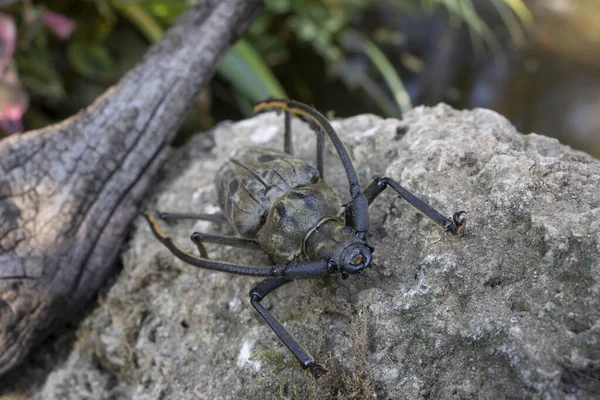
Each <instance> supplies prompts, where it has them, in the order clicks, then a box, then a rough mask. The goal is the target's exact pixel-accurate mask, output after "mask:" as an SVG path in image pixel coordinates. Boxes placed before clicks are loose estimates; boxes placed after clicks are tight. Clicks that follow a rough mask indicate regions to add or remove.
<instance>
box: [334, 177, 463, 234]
mask: <svg viewBox="0 0 600 400" xmlns="http://www.w3.org/2000/svg"><path fill="white" fill-rule="evenodd" d="M387 187H391V188H392V189H393V190H394V191H395V192H396V193H398V194H399V195H400V197H402V198H403V199H404V200H406V201H407V202H408V204H410V205H411V206H413V207H414V208H416V209H417V210H419V211H420V212H422V213H423V214H425V215H426V216H427V217H429V218H430V219H431V220H432V221H433V222H435V223H436V224H437V225H438V226H440V227H442V228H444V229H445V230H447V231H449V232H451V233H453V234H455V235H460V234H461V232H462V230H463V228H464V226H465V224H466V222H467V219H466V218H465V214H466V212H465V211H458V212H455V213H454V214H453V215H452V217H451V218H447V217H445V216H444V215H442V214H441V213H440V212H439V211H437V210H436V209H434V208H433V207H431V206H430V205H429V204H427V203H425V202H424V201H423V200H421V199H419V198H418V197H417V196H415V195H414V194H412V193H411V192H409V191H408V190H406V189H405V188H404V187H402V186H401V185H400V184H399V183H398V182H396V181H395V180H393V179H391V178H375V179H374V180H373V182H371V184H370V185H369V186H368V187H367V188H366V189H365V191H364V192H363V193H364V195H365V196H366V197H367V202H368V203H367V204H366V206H365V207H355V208H352V207H349V210H351V212H354V213H364V214H368V212H369V211H368V209H367V208H368V206H369V205H371V203H372V202H373V200H375V199H376V198H377V196H379V195H380V194H381V193H382V192H383V191H384V190H385V188H387ZM346 218H347V223H350V222H351V219H352V215H350V212H349V213H348V214H346ZM359 219H360V218H359Z"/></svg>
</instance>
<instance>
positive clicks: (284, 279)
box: [144, 99, 466, 378]
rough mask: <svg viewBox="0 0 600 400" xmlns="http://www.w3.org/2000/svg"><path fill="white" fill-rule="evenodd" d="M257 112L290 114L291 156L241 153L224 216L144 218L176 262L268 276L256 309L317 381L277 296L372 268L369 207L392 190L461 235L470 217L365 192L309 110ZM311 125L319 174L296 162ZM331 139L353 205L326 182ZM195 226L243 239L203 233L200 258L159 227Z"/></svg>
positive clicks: (282, 105)
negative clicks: (274, 306)
mask: <svg viewBox="0 0 600 400" xmlns="http://www.w3.org/2000/svg"><path fill="white" fill-rule="evenodd" d="M254 110H255V111H256V112H262V111H267V110H277V111H279V112H281V111H283V112H284V115H285V120H284V121H285V124H284V126H285V129H284V151H283V152H281V151H276V150H269V149H260V148H247V149H240V150H238V151H237V152H235V153H234V154H233V156H232V158H231V159H230V160H229V161H228V162H227V163H225V165H223V167H221V169H220V170H219V171H218V173H217V175H216V177H215V183H216V186H217V191H218V195H219V203H220V206H221V210H222V212H223V213H222V214H176V213H155V212H152V211H146V212H145V213H144V216H145V217H146V219H147V220H148V223H149V224H150V228H151V229H152V231H153V233H154V235H155V236H156V238H157V239H158V240H159V241H160V242H162V243H163V244H164V245H165V246H166V247H167V248H168V249H169V250H170V251H171V252H172V253H173V254H174V255H175V256H176V257H178V258H180V259H181V260H183V261H185V262H187V263H189V264H191V265H193V266H196V267H199V268H204V269H209V270H214V271H222V272H229V273H232V274H239V275H248V276H262V277H266V279H265V280H263V281H262V282H260V283H259V284H258V285H256V286H255V287H254V288H252V290H250V302H251V304H252V306H254V308H255V309H256V311H258V313H259V314H260V315H261V316H262V317H263V318H264V320H265V321H266V322H267V324H268V325H269V326H270V327H271V329H272V330H273V332H275V334H276V335H277V336H278V337H279V339H280V340H281V341H282V342H283V344H285V346H287V348H288V349H289V350H290V351H291V352H292V354H293V355H294V356H295V357H296V359H298V361H299V362H300V364H301V365H302V367H303V368H308V369H309V370H310V372H311V373H312V375H313V376H314V377H315V378H319V377H321V376H322V375H323V374H325V373H326V372H327V370H326V369H325V367H323V366H322V365H321V364H319V363H317V362H315V361H314V359H313V357H311V356H310V354H309V353H308V352H307V351H306V350H304V349H303V348H302V346H301V345H300V344H299V343H298V342H297V341H296V339H294V337H293V336H292V335H291V334H290V333H289V332H288V331H287V330H286V329H285V328H284V327H283V325H282V324H281V323H280V322H279V321H278V320H277V318H275V317H274V316H273V315H272V314H271V313H270V312H269V311H267V310H266V309H265V308H264V307H263V305H262V304H261V300H263V299H264V298H265V297H266V296H267V295H268V294H269V293H271V292H272V291H273V290H275V289H277V288H279V287H281V286H283V285H285V284H287V283H290V282H291V281H293V280H295V279H308V278H317V277H322V276H325V275H327V274H333V273H340V274H341V276H342V278H343V279H346V278H347V277H348V276H349V275H352V274H358V273H360V272H361V271H362V270H364V269H365V268H367V267H369V266H370V264H371V256H372V253H373V248H372V247H371V246H369V245H368V244H367V233H368V231H369V210H368V207H369V205H370V204H371V203H372V202H373V200H375V198H376V197H377V196H378V195H379V194H380V193H381V192H383V190H385V188H387V187H390V188H392V189H393V190H394V191H396V192H397V193H398V195H400V196H401V197H402V198H404V199H405V200H406V201H407V202H408V203H409V204H411V205H412V206H413V207H415V208H416V209H417V210H419V211H420V212H421V213H423V214H425V215H426V216H427V217H429V218H430V219H431V220H433V222H434V223H435V224H437V225H438V226H440V227H441V228H443V229H445V230H447V231H449V232H451V233H453V234H455V235H459V234H460V233H461V231H462V229H463V227H464V226H465V223H466V218H465V214H466V213H465V212H464V211H458V212H456V213H454V214H453V216H452V217H451V218H446V217H445V216H443V215H442V214H440V213H439V212H438V211H436V210H435V209H433V208H432V207H430V206H429V205H427V204H426V203H424V202H423V201H421V200H420V199H418V198H417V197H416V196H414V195H413V194H411V193H410V192H409V191H407V190H406V189H405V188H403V187H402V186H400V185H399V184H398V183H397V182H395V181H394V180H392V179H390V178H379V177H378V178H375V179H374V180H373V182H371V184H370V185H369V186H367V188H366V189H365V190H362V188H361V186H360V183H359V181H358V177H357V174H356V171H355V169H354V166H353V165H352V161H351V159H350V156H349V155H348V152H347V151H346V149H345V147H344V144H343V143H342V141H341V140H340V138H339V136H338V135H337V133H336V132H335V130H334V129H333V127H332V126H331V124H330V123H329V122H328V120H327V119H326V118H325V117H324V116H323V115H322V114H321V113H319V112H318V111H317V110H315V109H313V108H312V107H309V106H307V105H305V104H302V103H299V102H296V101H291V100H280V99H272V100H266V101H263V102H260V103H258V104H256V105H255V107H254ZM292 114H295V115H296V116H298V117H299V118H301V119H302V120H304V121H306V122H308V123H309V125H310V126H311V128H312V129H313V130H314V131H315V132H316V134H317V168H314V167H312V166H310V165H309V164H307V163H305V162H303V161H301V160H298V159H296V158H294V156H293V154H294V151H293V146H292V132H291V116H292ZM324 135H327V136H328V137H329V139H330V140H331V142H332V143H333V146H334V147H335V149H336V151H337V154H338V156H339V157H340V159H341V161H342V164H343V166H344V169H345V172H346V175H347V177H348V184H349V190H350V196H351V200H350V202H348V203H347V204H342V201H341V200H340V198H339V196H338V195H337V194H336V193H335V192H334V191H333V190H332V189H331V188H330V187H329V186H328V185H327V184H326V183H325V182H324V181H323V180H322V176H323V149H324ZM161 218H162V219H172V218H173V219H174V218H193V219H203V220H210V221H223V220H227V221H228V222H229V223H230V224H231V226H232V227H233V228H234V229H235V231H236V232H237V233H238V234H239V235H240V236H221V235H211V234H205V233H199V232H195V233H193V234H192V236H191V240H192V241H193V242H194V243H195V245H196V246H197V247H198V250H199V252H200V256H196V255H194V254H192V253H189V252H187V251H185V250H183V249H182V248H181V247H180V246H179V245H177V244H176V243H175V242H174V241H173V240H172V239H171V238H170V237H169V236H168V235H166V234H165V233H164V231H163V230H162V229H161V227H160V226H159V224H158V220H159V219H161ZM203 242H214V243H219V244H222V245H227V246H237V247H247V248H256V249H262V250H264V251H266V252H267V253H268V254H269V255H270V257H271V259H272V261H273V262H274V263H275V264H276V265H274V266H247V265H239V264H236V263H229V262H222V261H214V260H211V259H209V258H208V256H207V253H206V250H205V248H204V246H203V244H202V243H203Z"/></svg>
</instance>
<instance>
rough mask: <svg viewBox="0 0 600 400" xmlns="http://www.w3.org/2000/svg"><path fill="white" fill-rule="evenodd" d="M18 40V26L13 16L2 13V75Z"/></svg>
mask: <svg viewBox="0 0 600 400" xmlns="http://www.w3.org/2000/svg"><path fill="white" fill-rule="evenodd" d="M16 40H17V28H16V26H15V21H14V20H13V19H12V17H9V16H8V15H6V14H3V13H0V42H1V43H0V51H1V54H0V77H1V76H2V74H3V73H4V69H5V68H6V66H7V65H8V63H9V62H10V60H11V59H12V56H13V53H14V51H15V42H16Z"/></svg>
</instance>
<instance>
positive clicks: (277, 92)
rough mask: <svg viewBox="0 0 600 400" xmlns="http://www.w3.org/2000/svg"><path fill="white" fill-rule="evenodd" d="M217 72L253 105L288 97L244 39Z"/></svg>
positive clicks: (226, 57)
mask: <svg viewBox="0 0 600 400" xmlns="http://www.w3.org/2000/svg"><path fill="white" fill-rule="evenodd" d="M217 72H218V73H219V75H221V76H222V77H223V78H225V79H227V80H228V81H229V82H230V83H231V85H232V86H233V87H234V88H235V89H236V90H237V91H239V92H240V93H241V94H242V95H244V96H246V97H247V98H248V99H250V101H252V102H253V103H255V102H258V101H261V100H264V99H265V98H267V97H281V98H284V97H287V95H286V93H285V91H284V90H283V88H282V87H281V85H280V84H279V81H278V80H277V78H276V77H275V75H274V74H273V72H272V71H271V70H270V69H269V67H268V66H267V65H266V64H265V63H264V61H263V60H262V58H261V57H260V55H259V54H258V53H257V52H256V50H255V49H254V47H252V45H250V43H248V42H247V41H246V40H244V39H241V40H239V41H238V42H237V43H236V44H235V46H233V48H232V49H231V50H229V52H228V53H227V55H226V56H225V57H224V58H223V60H221V63H220V64H219V67H218V69H217Z"/></svg>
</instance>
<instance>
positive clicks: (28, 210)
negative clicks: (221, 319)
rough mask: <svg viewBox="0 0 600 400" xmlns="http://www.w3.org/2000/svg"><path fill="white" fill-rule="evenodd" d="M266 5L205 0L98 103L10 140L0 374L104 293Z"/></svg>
mask: <svg viewBox="0 0 600 400" xmlns="http://www.w3.org/2000/svg"><path fill="white" fill-rule="evenodd" d="M261 7H262V1H259V0H253V1H247V0H226V1H215V0H212V1H211V0H205V1H201V2H200V4H198V5H197V6H194V7H193V8H191V9H190V10H188V12H186V13H185V14H184V15H183V16H182V17H181V18H180V20H179V21H178V22H177V23H176V24H175V25H174V26H173V27H172V28H171V29H170V30H169V31H168V32H167V33H166V34H165V36H164V38H163V39H162V40H161V41H160V42H158V43H157V44H155V45H154V46H152V47H151V48H150V50H149V51H148V53H147V54H146V55H145V56H144V58H143V59H142V61H141V62H140V63H139V64H138V65H137V66H136V68H135V69H133V70H132V71H130V72H129V73H128V74H127V75H126V76H125V77H124V78H123V79H122V80H121V81H120V82H119V83H118V84H117V85H116V86H114V87H113V88H111V89H109V90H108V91H107V92H106V93H105V94H104V95H103V96H101V97H100V98H99V99H98V100H97V101H96V102H95V103H94V104H93V105H92V106H90V107H88V108H87V109H85V110H83V111H82V112H80V113H79V114H77V115H75V116H73V117H71V118H69V119H68V120H66V121H63V122H62V123H60V124H57V125H53V126H50V127H48V128H45V129H42V130H38V131H34V132H29V133H27V134H25V135H22V136H13V137H10V138H8V139H5V140H3V141H2V142H0V216H1V218H0V375H2V374H3V373H4V372H6V371H8V370H9V369H10V368H12V367H13V366H15V365H16V364H18V363H19V362H20V361H22V360H23V358H24V357H25V356H26V355H27V353H28V351H29V349H30V348H31V347H32V346H33V345H35V344H37V343H39V342H40V341H42V340H43V339H44V338H45V337H46V336H47V335H48V334H49V333H50V331H51V330H52V329H53V328H54V327H55V326H57V325H58V324H60V323H62V322H64V321H65V320H66V319H68V318H70V317H72V316H73V315H74V314H75V313H76V312H77V311H78V310H79V309H80V308H81V306H82V305H84V303H85V302H86V301H88V300H89V299H90V298H91V297H92V296H93V295H94V293H95V291H96V290H97V289H98V287H99V285H100V284H101V283H102V281H103V280H104V279H105V277H106V275H107V274H108V273H109V272H110V267H111V265H112V264H113V263H114V261H115V259H116V257H117V254H118V251H119V248H120V244H121V243H122V241H123V239H124V235H125V233H126V230H127V227H128V225H129V223H130V222H131V220H132V219H133V217H134V216H136V215H137V213H138V211H139V210H138V207H139V203H140V201H141V200H142V199H143V195H144V193H145V191H146V189H147V188H148V185H149V183H150V180H151V178H152V176H153V174H154V172H155V171H156V170H157V168H158V167H159V166H160V165H161V163H162V162H163V161H164V160H165V158H166V156H167V152H168V144H169V142H170V140H171V139H172V138H173V135H174V134H175V133H176V131H177V128H178V127H179V125H180V122H181V121H182V119H183V117H184V115H185V112H186V110H187V108H188V106H189V105H190V104H191V103H192V101H193V99H194V96H195V95H196V94H197V92H198V91H199V90H200V88H201V87H202V86H203V85H204V84H205V83H206V82H207V81H208V80H209V79H210V78H211V77H212V75H213V73H214V70H215V67H216V64H217V62H218V60H219V58H220V56H221V55H222V54H223V53H224V52H225V50H226V49H227V48H228V47H229V45H230V44H231V43H233V42H234V41H235V39H237V38H238V37H239V35H241V34H242V33H243V32H244V31H245V29H246V28H247V27H248V26H249V24H250V22H251V21H252V20H253V17H254V16H255V15H256V14H257V12H258V11H259V10H260V8H261Z"/></svg>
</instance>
